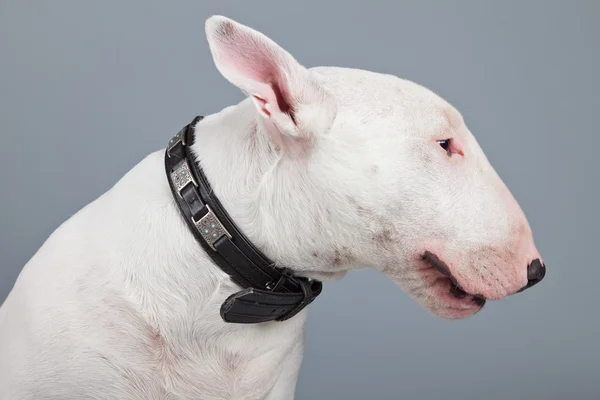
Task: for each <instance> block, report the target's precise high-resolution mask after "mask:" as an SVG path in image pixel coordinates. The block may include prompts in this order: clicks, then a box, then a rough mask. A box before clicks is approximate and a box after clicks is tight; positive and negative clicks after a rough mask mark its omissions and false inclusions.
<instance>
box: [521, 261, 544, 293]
mask: <svg viewBox="0 0 600 400" xmlns="http://www.w3.org/2000/svg"><path fill="white" fill-rule="evenodd" d="M545 275H546V266H545V265H544V264H542V262H541V261H540V259H539V258H536V259H535V260H533V261H532V262H531V264H529V265H528V266H527V285H525V287H523V288H522V289H521V290H519V292H522V291H523V290H525V289H529V288H530V287H532V286H533V285H535V284H536V283H538V282H539V281H541V280H542V279H544V276H545Z"/></svg>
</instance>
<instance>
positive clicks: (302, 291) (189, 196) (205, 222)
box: [165, 117, 322, 323]
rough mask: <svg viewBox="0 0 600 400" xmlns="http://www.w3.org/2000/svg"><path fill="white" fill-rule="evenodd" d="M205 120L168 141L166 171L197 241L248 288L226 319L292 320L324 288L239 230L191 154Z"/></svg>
mask: <svg viewBox="0 0 600 400" xmlns="http://www.w3.org/2000/svg"><path fill="white" fill-rule="evenodd" d="M202 118H203V117H196V118H194V120H193V121H192V122H191V123H190V124H188V125H186V126H185V127H184V128H183V129H181V130H180V131H179V132H178V133H177V134H176V135H175V136H174V137H173V138H172V139H171V140H170V141H169V145H168V147H167V150H166V152H165V169H166V172H167V180H168V181H169V186H170V187H171V192H172V193H173V197H174V198H175V200H176V202H177V205H178V206H179V210H180V211H181V214H182V216H183V217H184V219H185V222H186V223H187V225H188V227H189V228H190V230H191V231H192V233H193V234H194V236H195V237H196V240H197V241H198V242H199V243H200V245H201V246H202V247H203V248H204V250H205V251H206V252H207V253H208V254H209V255H210V257H211V258H212V259H213V261H214V262H215V264H217V265H218V266H219V268H221V269H222V270H223V271H224V272H225V273H227V274H228V275H230V276H231V278H232V279H233V280H234V281H235V282H236V283H237V284H239V285H240V286H242V287H243V288H244V289H243V290H241V291H239V292H237V293H235V294H233V295H231V296H229V297H228V298H227V299H226V300H225V302H224V303H223V304H222V305H221V318H223V320H224V321H225V322H234V323H258V322H266V321H284V320H286V319H289V318H291V317H293V316H294V315H296V314H297V313H298V312H300V311H301V310H302V309H303V308H304V307H306V306H307V305H308V304H310V303H311V302H312V301H313V300H314V299H315V298H316V297H317V296H318V295H319V294H320V293H321V289H322V284H321V282H319V281H315V280H311V279H307V278H303V277H298V276H295V275H294V273H293V272H292V271H291V270H289V269H287V268H279V267H276V266H275V264H274V263H273V262H272V261H270V260H269V259H268V258H267V257H265V256H264V255H263V254H262V253H261V252H260V251H259V250H258V249H257V248H256V247H254V246H253V245H252V243H250V241H249V240H248V239H247V238H246V237H245V236H244V235H243V234H242V233H241V232H240V231H239V230H238V229H237V228H236V226H235V224H234V223H233V221H232V220H231V218H230V217H229V215H228V214H227V212H226V211H225V209H224V208H223V206H222V205H221V203H220V202H219V199H218V198H217V197H216V196H215V194H214V192H213V191H212V189H211V187H210V184H209V183H208V180H207V179H206V176H205V175H204V173H203V171H202V169H201V168H200V166H199V165H198V163H196V162H195V161H194V158H193V156H192V155H191V154H190V146H191V145H192V144H193V143H194V130H195V127H196V124H197V123H198V122H199V121H200V120H202Z"/></svg>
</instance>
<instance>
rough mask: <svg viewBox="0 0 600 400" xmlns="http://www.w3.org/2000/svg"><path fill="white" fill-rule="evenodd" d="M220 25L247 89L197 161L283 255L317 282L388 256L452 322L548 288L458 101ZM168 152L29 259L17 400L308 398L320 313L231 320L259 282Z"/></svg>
mask: <svg viewBox="0 0 600 400" xmlns="http://www.w3.org/2000/svg"><path fill="white" fill-rule="evenodd" d="M206 34H207V37H208V42H209V44H210V49H211V52H212V55H213V58H214V61H215V64H216V66H217V68H218V70H219V71H220V72H221V73H222V75H223V76H224V77H225V78H226V79H227V80H229V81H230V82H231V83H233V84H234V85H236V86H237V87H239V88H240V89H241V90H242V91H243V92H244V93H245V94H247V95H248V99H246V100H245V101H242V102H241V103H240V104H238V105H236V106H232V107H228V108H226V109H224V110H222V111H221V112H219V113H217V114H214V115H210V116H207V117H206V118H204V119H203V120H201V121H200V122H198V123H197V124H196V125H195V131H194V135H195V136H194V137H195V142H194V144H193V145H192V146H190V149H191V151H192V153H193V155H194V157H195V160H193V162H198V163H199V165H201V167H202V169H203V171H204V173H205V174H206V177H207V178H208V180H209V181H210V184H211V185H212V188H213V190H214V195H215V196H216V197H217V198H218V199H219V200H220V202H221V204H222V205H223V208H224V209H225V210H226V211H227V213H228V214H229V216H230V217H231V220H232V221H234V222H235V225H236V226H237V228H238V229H239V231H241V232H242V233H243V234H244V235H245V237H246V238H247V239H248V240H249V241H250V242H251V243H252V244H253V245H254V246H255V247H256V248H258V249H260V250H261V251H262V252H263V253H264V254H265V255H266V256H267V257H268V258H269V259H271V260H273V261H274V262H275V263H276V264H277V266H282V267H284V266H285V267H288V268H290V269H291V270H293V271H294V273H295V274H296V276H300V277H304V278H306V280H307V281H308V282H316V281H326V280H332V279H339V278H341V277H342V276H343V275H344V274H345V273H346V272H348V271H351V270H356V269H361V268H375V269H377V270H379V271H381V272H382V273H383V274H385V275H386V276H388V277H389V278H390V279H392V280H393V281H394V282H396V283H397V284H398V285H399V286H400V288H402V289H403V290H404V291H406V292H407V293H408V294H409V295H411V296H412V297H413V298H414V299H415V300H416V301H417V302H419V303H420V304H421V305H422V306H423V307H424V308H425V309H427V310H428V311H429V312H431V313H433V314H434V315H437V316H439V317H442V318H448V319H458V318H465V317H468V316H471V315H473V314H475V313H476V312H477V311H479V310H480V309H481V307H482V306H483V303H484V301H485V299H491V300H497V299H501V298H503V297H506V296H509V295H511V294H514V293H516V292H518V291H520V290H521V289H523V288H526V287H529V286H532V285H533V284H535V283H537V282H538V281H539V280H541V278H542V277H543V275H544V273H545V266H544V265H543V263H542V261H541V257H540V255H539V254H538V252H537V250H536V247H535V245H534V241H533V238H532V234H531V229H530V227H529V225H528V222H527V220H526V218H525V216H524V214H523V212H522V211H521V209H520V207H519V205H518V204H517V202H516V201H515V199H514V198H513V197H512V195H511V194H510V192H509V190H508V189H507V188H506V186H505V185H504V184H503V182H502V181H501V179H500V178H499V177H498V176H497V174H496V173H495V171H494V169H493V168H492V166H491V165H490V163H489V162H488V160H487V159H486V157H485V155H484V154H483V152H482V150H481V148H480V147H479V145H478V144H477V142H476V140H475V139H474V137H473V136H472V134H471V133H470V132H469V130H468V128H467V127H466V126H465V123H464V121H463V119H462V117H461V115H460V114H459V112H457V111H456V110H455V109H454V108H453V107H452V106H451V105H449V104H448V103H447V102H446V101H444V100H443V99H441V98H440V97H439V96H437V95H436V94H434V93H432V92H431V91H429V90H428V89H425V88H423V87H421V86H419V85H417V84H415V83H412V82H409V81H406V80H402V79H399V78H397V77H394V76H391V75H383V74H378V73H374V72H368V71H362V70H355V69H345V68H337V67H318V68H312V69H306V68H304V67H303V66H301V65H300V64H299V63H298V62H297V61H296V60H295V59H294V58H293V57H292V56H291V55H290V54H289V53H287V52H286V51H285V50H283V49H282V48H280V47H279V46H278V45H277V44H275V43H274V42H273V41H272V40H270V39H269V38H267V37H265V36H264V35H262V34H261V33H259V32H257V31H255V30H252V29H250V28H248V27H246V26H244V25H241V24H239V23H237V22H234V21H232V20H230V19H227V18H225V17H220V16H214V17H211V18H209V19H208V21H207V22H206ZM174 133H175V132H170V133H167V134H166V136H167V137H171V136H172V135H173V134H174ZM164 160H165V151H164V150H160V151H157V152H156V153H153V154H150V155H149V156H148V157H146V158H145V159H144V160H143V161H141V162H140V163H139V164H138V165H137V166H135V167H134V168H133V169H132V170H131V171H130V172H129V173H127V174H126V175H125V176H124V177H123V178H122V179H121V180H120V181H119V182H118V183H117V184H116V185H115V186H114V187H113V188H112V189H110V190H109V191H108V192H107V193H105V194H103V195H102V196H100V197H99V198H98V199H97V200H95V201H94V202H92V203H91V204H89V205H88V206H86V207H85V208H83V209H82V210H81V211H79V212H78V213H77V214H75V215H74V216H73V217H72V218H70V219H69V220H68V221H66V222H65V223H64V224H62V226H60V227H59V228H58V229H57V230H56V231H55V232H54V233H53V234H52V235H51V236H50V237H49V238H48V240H47V241H46V243H45V244H44V245H43V246H42V247H41V249H40V250H39V251H38V252H37V253H36V254H35V255H34V256H33V258H32V259H31V260H30V261H29V262H28V263H27V265H26V266H25V267H24V269H23V271H22V273H21V274H20V276H19V278H18V279H17V282H16V284H15V286H14V288H13V290H12V291H11V293H10V295H9V296H8V298H7V299H6V301H5V303H4V304H3V305H2V308H1V309H0V399H2V400H8V399H10V400H21V399H36V400H40V399H144V400H147V399H202V400H212V399H271V400H273V399H275V400H281V399H285V400H288V399H293V397H294V390H295V386H296V380H297V375H298V370H299V367H300V363H301V361H302V351H303V333H304V325H305V321H306V313H307V309H306V308H305V309H304V310H302V311H300V312H299V313H297V314H296V315H294V316H293V317H291V318H289V319H287V320H284V321H268V322H262V323H253V324H245V323H244V324H241V323H229V322H225V321H224V320H223V317H222V315H221V313H220V310H221V311H222V309H221V306H222V304H223V303H224V302H226V300H227V299H228V298H230V296H231V295H233V294H235V293H237V292H239V291H240V290H241V289H242V287H241V286H240V285H238V284H237V283H236V282H235V281H234V280H232V278H231V277H230V275H229V274H227V273H225V272H224V271H223V270H222V269H221V268H220V267H218V266H217V265H216V264H215V263H214V262H213V259H212V256H211V254H210V252H209V251H207V250H206V248H204V247H202V246H201V245H200V244H199V242H198V240H197V238H196V236H195V235H194V234H193V232H192V230H191V229H190V227H189V226H188V225H186V222H185V219H184V218H182V212H181V211H180V210H179V208H178V203H177V202H176V198H175V197H174V195H173V193H172V191H171V189H170V186H169V184H168V181H167V178H166V176H167V175H166V174H165V169H164V168H165V167H164ZM316 303H318V300H317V301H316Z"/></svg>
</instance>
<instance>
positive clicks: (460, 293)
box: [421, 251, 486, 309]
mask: <svg viewBox="0 0 600 400" xmlns="http://www.w3.org/2000/svg"><path fill="white" fill-rule="evenodd" d="M421 259H422V260H423V261H424V262H425V263H426V264H428V266H429V267H431V268H433V269H435V270H436V271H437V272H439V274H441V277H440V278H441V279H442V280H447V281H448V282H446V283H447V284H448V283H449V285H448V286H449V288H450V289H449V290H448V293H449V294H450V295H451V296H452V297H453V298H455V299H458V300H460V301H461V302H466V303H470V304H473V305H475V306H477V307H478V308H479V309H481V308H482V307H483V306H484V305H485V302H486V299H485V297H483V296H482V295H480V294H473V293H468V292H466V291H465V290H464V289H463V288H462V287H461V286H460V284H459V283H458V281H457V280H456V278H455V277H454V276H453V275H452V273H451V272H450V268H449V267H448V265H447V264H446V263H445V262H444V261H443V260H441V259H440V258H439V257H438V256H437V255H435V254H434V253H432V252H430V251H426V252H425V253H423V255H422V256H421Z"/></svg>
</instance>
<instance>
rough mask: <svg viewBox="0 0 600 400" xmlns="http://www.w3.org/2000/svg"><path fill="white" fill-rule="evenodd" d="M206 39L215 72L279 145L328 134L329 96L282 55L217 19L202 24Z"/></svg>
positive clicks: (331, 110)
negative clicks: (248, 100)
mask: <svg viewBox="0 0 600 400" xmlns="http://www.w3.org/2000/svg"><path fill="white" fill-rule="evenodd" d="M206 36H207V38H208V43H209V46H210V51H211V53H212V55H213V59H214V61H215V65H216V66H217V69H218V70H219V72H221V74H222V75H223V76H224V77H225V78H226V79H227V80H228V81H230V82H231V83H233V84H234V85H236V86H237V87H239V88H240V89H241V90H242V91H243V92H244V93H246V94H247V95H248V96H251V97H252V99H253V101H254V104H255V106H256V108H257V109H258V111H259V113H260V115H261V116H262V117H263V120H264V121H265V127H266V128H267V130H268V131H269V134H270V135H271V136H272V138H273V139H275V140H276V141H277V142H278V144H280V145H283V146H284V147H287V146H290V145H291V146H297V145H298V144H305V143H307V142H311V141H312V139H313V138H314V137H315V136H316V135H318V134H321V133H324V132H325V131H327V130H328V129H329V127H330V125H331V123H332V121H333V118H334V116H335V103H334V101H333V98H332V96H331V95H330V94H329V93H327V92H326V91H325V90H323V88H322V87H321V85H320V84H319V82H318V80H317V79H316V77H315V76H314V75H313V74H312V73H311V72H310V71H309V70H307V69H306V68H304V67H303V66H302V65H300V64H299V63H298V62H297V61H296V60H295V59H294V57H292V56H291V55H290V54H289V53H288V52H287V51H285V50H284V49H282V48H281V47H279V46H278V45H277V44H276V43H275V42H273V41H272V40H271V39H269V38H268V37H266V36H265V35H263V34H262V33H260V32H257V31H255V30H253V29H251V28H249V27H247V26H244V25H242V24H239V23H237V22H235V21H233V20H231V19H229V18H225V17H222V16H213V17H210V18H209V19H208V20H207V21H206Z"/></svg>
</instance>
